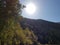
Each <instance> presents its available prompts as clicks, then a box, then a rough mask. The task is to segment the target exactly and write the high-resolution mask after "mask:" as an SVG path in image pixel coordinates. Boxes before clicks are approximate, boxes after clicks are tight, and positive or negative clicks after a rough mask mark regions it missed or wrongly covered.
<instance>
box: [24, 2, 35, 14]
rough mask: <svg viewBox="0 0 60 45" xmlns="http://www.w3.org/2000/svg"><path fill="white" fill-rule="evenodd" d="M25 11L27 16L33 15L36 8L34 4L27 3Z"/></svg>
mask: <svg viewBox="0 0 60 45" xmlns="http://www.w3.org/2000/svg"><path fill="white" fill-rule="evenodd" d="M25 11H26V12H27V13H28V14H34V13H35V11H36V6H35V4H34V3H28V4H27V5H26V8H25Z"/></svg>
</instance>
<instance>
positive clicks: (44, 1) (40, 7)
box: [20, 0, 60, 22]
mask: <svg viewBox="0 0 60 45" xmlns="http://www.w3.org/2000/svg"><path fill="white" fill-rule="evenodd" d="M20 2H21V3H22V4H23V5H26V4H28V3H29V2H32V3H34V4H35V5H36V7H37V9H36V11H35V13H34V14H33V15H29V14H27V13H26V12H25V10H24V9H23V11H22V16H23V17H25V18H30V19H43V20H47V21H52V22H60V0H20Z"/></svg>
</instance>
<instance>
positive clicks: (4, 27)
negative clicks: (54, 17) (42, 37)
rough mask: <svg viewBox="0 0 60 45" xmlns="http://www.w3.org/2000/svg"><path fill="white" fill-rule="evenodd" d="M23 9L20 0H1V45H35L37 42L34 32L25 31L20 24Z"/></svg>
mask: <svg viewBox="0 0 60 45" xmlns="http://www.w3.org/2000/svg"><path fill="white" fill-rule="evenodd" d="M23 7H24V6H23ZM23 7H22V5H21V4H20V3H19V0H0V45H30V44H31V45H33V42H34V41H36V40H37V39H36V38H35V35H34V34H33V32H32V31H30V30H29V29H28V28H27V29H25V30H23V29H22V28H21V26H20V23H19V22H18V21H19V20H22V17H21V16H20V15H21V9H22V8H23ZM19 12H20V14H19ZM33 38H34V39H33ZM35 39H36V40H35Z"/></svg>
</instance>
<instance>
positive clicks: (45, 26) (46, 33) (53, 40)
mask: <svg viewBox="0 0 60 45" xmlns="http://www.w3.org/2000/svg"><path fill="white" fill-rule="evenodd" d="M21 22H22V23H21V26H22V27H23V29H24V28H26V27H28V28H29V29H30V30H32V31H33V32H34V34H35V35H36V36H37V37H38V42H40V43H42V44H45V43H50V44H59V43H60V24H59V23H54V22H49V21H45V20H42V19H37V20H34V19H26V18H24V19H23V21H21Z"/></svg>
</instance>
